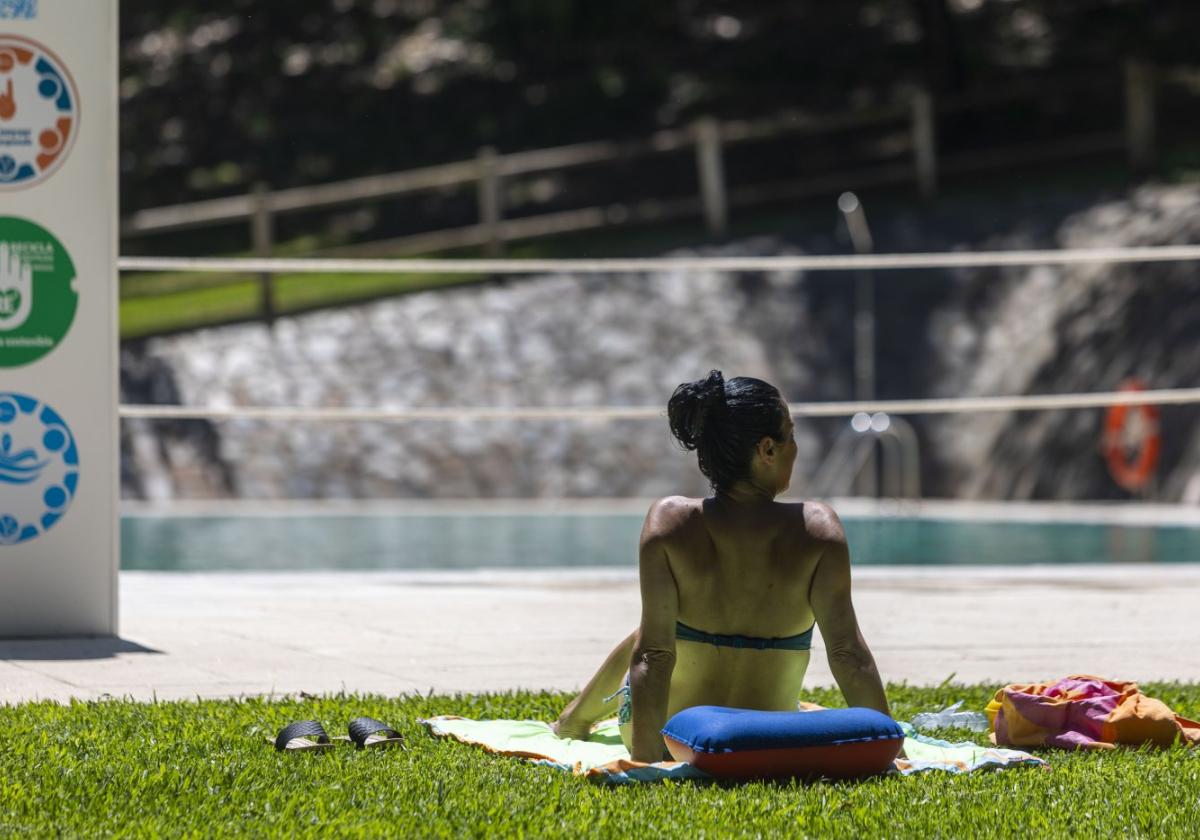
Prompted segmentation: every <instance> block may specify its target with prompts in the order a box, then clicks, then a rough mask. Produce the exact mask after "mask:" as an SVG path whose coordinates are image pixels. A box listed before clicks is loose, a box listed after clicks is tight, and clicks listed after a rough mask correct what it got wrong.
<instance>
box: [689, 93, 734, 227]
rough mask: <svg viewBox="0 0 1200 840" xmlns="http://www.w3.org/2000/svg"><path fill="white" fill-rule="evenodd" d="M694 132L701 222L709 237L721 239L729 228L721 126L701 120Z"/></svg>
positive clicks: (709, 118)
mask: <svg viewBox="0 0 1200 840" xmlns="http://www.w3.org/2000/svg"><path fill="white" fill-rule="evenodd" d="M694 130H695V133H696V169H697V171H698V173H699V176H700V199H701V201H702V202H703V204H704V221H705V223H706V224H707V225H708V232H709V233H711V234H712V235H713V236H724V235H725V231H726V229H727V228H728V226H729V202H728V200H727V198H726V195H725V167H724V163H723V161H722V159H721V125H720V123H718V122H717V121H716V120H715V119H714V118H712V117H702V118H700V119H699V120H697V121H696V125H695V129H694Z"/></svg>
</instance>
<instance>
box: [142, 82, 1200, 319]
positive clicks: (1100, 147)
mask: <svg viewBox="0 0 1200 840" xmlns="http://www.w3.org/2000/svg"><path fill="white" fill-rule="evenodd" d="M1170 82H1178V83H1182V84H1187V85H1197V84H1198V78H1197V74H1196V72H1195V71H1190V70H1188V71H1164V70H1159V69H1156V68H1154V67H1153V66H1151V65H1149V64H1146V63H1142V62H1138V61H1132V60H1131V61H1127V62H1126V63H1125V65H1124V90H1123V91H1122V95H1123V99H1124V114H1125V117H1124V125H1123V126H1120V127H1118V126H1114V127H1113V129H1112V130H1111V131H1101V132H1093V133H1088V134H1076V135H1072V136H1067V137H1063V138H1061V139H1056V140H1053V141H1045V140H1042V141H1039V142H1037V143H1031V144H1026V145H1016V146H1006V147H1003V148H991V149H986V150H976V151H972V152H966V153H959V154H955V155H940V154H939V150H938V143H937V137H938V120H939V118H942V117H947V116H950V115H953V114H956V113H961V112H965V111H971V110H973V109H984V108H989V107H992V106H996V105H1004V104H1011V103H1013V102H1018V101H1021V100H1030V101H1038V100H1040V99H1041V98H1042V97H1044V96H1046V94H1047V89H1046V86H1045V85H1043V84H1041V83H1038V84H1030V85H1025V86H1020V85H1017V86H1010V87H1008V88H1006V89H1004V90H999V91H995V92H991V93H985V94H978V93H976V94H972V95H970V96H968V97H959V98H953V99H942V100H940V101H935V100H934V98H933V97H932V96H931V95H930V94H929V93H928V92H926V91H920V90H918V91H916V92H915V93H914V94H913V96H912V97H911V99H910V101H909V102H908V103H907V104H906V105H903V106H896V107H888V108H879V109H873V110H869V111H856V112H849V113H845V114H841V115H833V116H823V117H821V118H819V119H811V118H803V117H800V116H796V115H787V114H785V115H781V116H779V117H776V118H771V119H764V120H755V121H740V120H739V121H719V120H717V119H715V118H712V117H705V118H702V119H699V120H697V121H696V122H694V123H693V124H692V125H690V126H688V127H687V128H683V129H674V130H666V131H660V132H657V133H655V134H653V135H651V136H650V137H647V138H644V139H641V140H634V141H627V142H619V141H597V142H590V143H578V144H573V145H569V146H560V147H557V148H550V149H538V150H532V151H524V152H515V153H506V154H500V153H498V152H497V151H496V150H495V149H493V148H491V147H485V148H482V149H480V150H479V152H478V153H477V154H476V156H475V158H474V159H472V160H464V161H457V162H454V163H447V164H442V165H438V166H430V167H424V168H420V169H412V170H407V171H403V172H394V173H388V174H381V175H370V176H366V177H362V178H354V179H350V180H346V181H339V182H336V183H329V184H320V185H316V186H308V187H296V188H291V189H283V190H271V189H270V188H269V187H268V186H267V185H265V184H259V185H256V186H255V188H254V189H253V191H251V192H250V193H248V194H246V195H238V196H231V197H227V198H219V199H213V200H208V201H199V202H193V203H188V204H179V205H173V206H168V207H156V208H150V209H146V210H140V211H137V212H135V213H132V214H131V215H129V216H128V217H127V218H125V219H123V220H122V223H121V234H122V236H123V237H140V236H145V235H150V234H157V233H164V232H168V231H180V230H186V229H192V228H200V227H206V226H212V225H218V224H228V223H230V222H236V221H239V220H247V221H248V222H249V233H250V240H251V243H252V246H253V250H254V253H255V255H256V256H264V257H265V256H270V255H271V253H272V251H273V249H274V244H275V243H274V229H275V219H276V217H278V216H280V215H283V214H288V213H296V212H300V211H311V210H315V209H321V208H333V207H339V206H348V205H353V204H359V203H364V202H374V201H379V200H381V199H388V198H393V197H397V196H402V195H408V194H413V193H418V192H421V191H426V190H442V189H446V188H450V187H464V186H473V187H474V190H475V192H476V195H477V200H478V219H479V220H478V222H477V223H475V224H472V225H468V226H465V227H456V228H449V229H443V230H436V231H430V232H424V233H419V234H413V235H408V236H403V237H399V238H393V239H387V240H381V241H375V242H367V243H361V244H356V245H350V246H343V247H340V248H336V249H327V250H325V251H323V252H321V253H323V254H326V255H334V254H337V255H345V256H373V255H380V254H389V255H407V254H416V253H429V252H434V251H439V250H445V249H450V248H460V247H470V246H478V247H482V248H483V249H484V251H485V252H486V253H487V254H488V255H493V256H494V255H497V254H499V253H501V251H502V250H503V248H504V244H505V243H506V242H509V241H513V240H519V239H528V238H534V237H539V236H547V235H553V234H560V233H567V232H573V231H583V230H588V229H594V228H600V227H605V226H610V225H625V224H639V223H653V222H660V221H666V220H670V219H678V218H686V217H692V218H696V217H702V218H703V219H704V221H705V224H706V226H707V229H708V230H709V232H710V233H711V234H713V235H714V236H720V235H722V234H724V233H725V231H726V229H727V227H728V224H729V218H730V208H731V207H733V206H747V205H753V204H757V203H763V202H768V201H779V200H788V199H800V198H806V197H811V196H816V195H822V194H830V193H836V192H840V191H842V190H847V189H859V190H861V189H864V188H870V187H877V186H894V185H903V184H905V183H912V184H914V185H915V186H916V187H917V188H918V190H919V192H920V194H921V195H922V196H924V197H926V198H931V197H933V196H935V195H936V193H937V190H938V184H939V180H940V179H941V178H942V177H944V176H946V175H958V174H965V173H970V172H977V171H985V170H988V169H995V168H1002V167H1008V166H1014V165H1020V164H1026V163H1037V162H1043V161H1052V160H1056V159H1071V158H1073V157H1076V156H1080V155H1085V154H1091V153H1103V152H1121V151H1122V150H1123V151H1124V152H1125V153H1126V155H1127V157H1128V161H1129V163H1130V165H1131V166H1132V167H1133V168H1135V169H1138V170H1145V169H1149V168H1150V167H1152V166H1153V164H1154V160H1155V148H1156V125H1155V119H1156V111H1155V99H1156V96H1155V94H1156V90H1157V88H1158V86H1159V85H1161V84H1163V83H1170ZM1068 84H1069V85H1070V84H1073V85H1079V84H1080V82H1078V81H1076V82H1070V83H1068ZM1083 84H1088V85H1090V86H1091V87H1092V88H1093V89H1094V87H1095V84H1096V82H1095V81H1094V80H1087V81H1084V82H1083ZM1060 92H1061V91H1060ZM889 126H890V127H894V128H899V129H904V128H906V134H907V162H905V161H904V160H903V159H900V162H889V163H884V164H875V165H871V166H866V167H859V168H856V169H853V170H849V171H843V172H834V173H827V174H822V175H820V176H814V177H807V178H803V179H795V180H790V181H789V180H772V181H770V182H769V183H755V184H740V185H734V184H729V183H727V178H726V176H725V166H724V159H725V150H726V149H727V148H728V147H730V146H733V145H736V144H744V143H751V142H755V141H762V140H771V139H778V138H799V137H819V136H822V135H829V134H832V133H837V132H847V131H851V130H858V129H871V128H876V129H877V128H886V127H889ZM688 149H690V150H692V153H693V154H694V158H695V172H696V193H695V194H694V195H692V196H682V197H673V198H643V199H639V200H634V201H628V202H623V203H621V204H609V205H606V206H593V207H584V208H578V209H571V210H561V211H557V212H553V213H542V214H538V215H533V216H524V217H520V218H505V213H504V210H505V207H504V198H503V196H504V190H503V184H504V181H505V179H509V178H514V177H516V176H522V175H529V174H534V173H544V172H560V171H564V170H568V169H572V168H576V167H586V166H596V165H604V164H613V163H616V162H624V161H629V160H633V159H637V158H644V157H647V156H652V155H659V154H663V153H668V152H681V151H686V150H688ZM262 312H263V316H264V317H265V318H267V319H268V320H269V319H270V318H271V317H272V314H273V305H272V301H271V283H270V280H269V278H267V277H263V278H262Z"/></svg>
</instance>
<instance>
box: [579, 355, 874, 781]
mask: <svg viewBox="0 0 1200 840" xmlns="http://www.w3.org/2000/svg"><path fill="white" fill-rule="evenodd" d="M667 414H668V417H669V419H670V424H671V431H672V432H673V433H674V434H675V437H676V438H677V439H678V440H679V442H680V443H681V444H682V445H683V446H684V448H685V449H689V450H690V449H694V450H696V453H697V456H698V458H699V463H700V471H701V472H702V473H704V475H705V476H707V477H708V479H709V481H710V483H711V484H712V487H713V491H714V492H713V495H712V496H711V497H710V498H707V499H687V498H683V497H681V496H670V497H667V498H665V499H660V500H659V501H657V502H655V503H654V504H653V505H652V506H651V508H650V512H649V514H647V516H646V523H645V525H644V527H643V528H642V536H641V543H640V548H639V559H638V565H639V577H640V580H641V592H642V621H641V626H640V627H639V628H638V629H637V630H636V631H635V632H634V633H633V634H632V635H630V636H629V637H628V638H627V639H625V641H623V642H622V643H621V644H620V645H618V646H617V648H616V650H614V651H613V652H612V653H611V654H610V655H609V657H608V659H607V660H605V662H604V664H603V665H602V666H601V667H600V670H599V671H598V672H597V673H596V675H595V676H594V677H593V678H592V680H591V681H590V682H589V683H588V684H587V686H586V687H584V689H583V691H582V692H581V693H580V695H579V696H578V697H576V698H575V699H574V700H573V701H572V702H571V703H570V704H569V705H568V706H567V707H566V709H564V710H563V713H562V715H561V716H560V717H559V719H558V721H557V722H556V724H555V730H556V731H557V732H558V733H559V734H560V735H562V736H564V737H571V738H581V739H586V738H587V736H588V734H589V731H590V729H591V726H592V724H593V723H595V722H596V721H597V720H600V719H601V718H602V717H604V716H605V714H610V713H611V706H610V705H609V702H610V701H611V700H612V699H613V697H615V696H616V695H618V694H620V695H623V697H622V701H621V703H620V709H619V712H618V717H619V720H620V721H621V724H622V726H621V736H622V738H623V739H624V741H625V745H626V746H627V747H628V748H629V750H630V753H631V755H632V757H633V759H634V760H635V761H648V762H649V761H659V760H661V759H662V758H663V754H664V753H663V739H662V735H661V734H660V733H661V730H662V728H663V726H664V725H665V724H666V722H667V719H668V718H669V717H670V716H671V715H673V714H675V713H676V712H678V711H680V710H681V709H686V708H688V707H690V706H701V705H714V706H732V707H735V708H743V709H764V710H771V711H788V710H794V709H795V708H796V703H797V700H798V698H799V695H800V685H801V683H802V681H803V680H804V672H805V669H806V668H807V667H808V658H809V646H810V639H811V636H812V630H813V626H814V624H815V625H817V626H819V627H820V628H821V638H822V639H823V640H824V642H825V646H826V649H827V652H828V655H829V666H830V669H831V670H832V671H833V676H834V679H835V680H837V684H838V687H839V688H840V689H841V691H842V694H843V695H844V696H845V698H846V702H847V704H848V705H851V706H866V707H868V708H872V709H877V710H878V711H881V712H884V713H885V714H887V713H888V704H887V697H886V696H885V694H884V691H883V684H882V682H881V681H880V679H879V673H878V671H877V670H876V668H875V660H874V658H873V657H872V656H871V651H870V650H869V649H868V648H867V643H866V642H865V641H864V640H863V637H862V633H861V632H860V631H859V628H858V621H857V620H856V619H855V616H854V607H853V606H852V605H851V603H850V555H849V553H848V551H847V549H846V536H845V534H844V533H843V532H842V526H841V523H840V522H839V521H838V518H837V515H836V514H834V512H833V510H831V509H830V508H829V507H827V506H825V505H822V504H818V503H816V502H796V503H782V502H776V501H775V500H774V499H775V497H776V496H778V495H779V494H780V493H782V492H783V491H785V490H786V489H787V488H788V484H789V482H790V480H791V475H792V464H793V463H794V462H795V460H796V441H795V438H794V435H793V432H794V429H795V424H794V423H793V422H792V418H791V413H790V411H789V410H788V407H787V403H785V402H784V400H783V398H782V397H781V396H780V394H779V391H778V390H776V389H775V388H774V387H773V386H771V385H768V384H767V383H766V382H763V381H762V380H760V379H751V378H749V377H744V376H740V377H737V378H735V379H731V380H729V382H725V381H724V379H723V378H722V376H721V373H720V371H716V370H714V371H712V373H710V374H709V375H708V378H707V379H702V380H699V381H697V382H690V383H685V384H683V385H680V386H679V387H678V388H676V389H675V393H674V394H672V395H671V399H670V402H669V403H668V404H667ZM626 672H628V676H626ZM623 683H624V685H623Z"/></svg>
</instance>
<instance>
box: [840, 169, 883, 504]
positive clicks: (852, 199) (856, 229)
mask: <svg viewBox="0 0 1200 840" xmlns="http://www.w3.org/2000/svg"><path fill="white" fill-rule="evenodd" d="M838 210H840V211H841V212H842V217H843V218H844V219H845V220H846V230H847V231H849V233H850V241H851V242H852V243H853V245H854V250H855V252H856V253H858V254H869V253H871V252H872V251H874V250H875V240H874V238H873V237H872V236H871V228H870V226H869V225H868V224H867V215H866V213H865V212H864V211H863V207H862V202H860V201H859V200H858V196H856V195H855V194H854V193H852V192H844V193H842V194H841V195H840V196H839V197H838ZM854 397H855V399H858V400H862V401H866V400H873V399H875V275H874V274H873V273H872V272H870V271H859V272H856V274H855V281H854ZM876 478H877V476H876V464H875V458H874V452H873V451H872V453H871V457H870V458H869V459H868V460H867V462H866V464H865V465H864V468H863V470H862V471H861V472H860V473H859V479H858V490H859V492H860V493H861V494H863V495H866V496H874V495H876V493H877V490H878V481H877V480H876Z"/></svg>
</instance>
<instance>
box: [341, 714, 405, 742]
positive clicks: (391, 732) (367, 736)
mask: <svg viewBox="0 0 1200 840" xmlns="http://www.w3.org/2000/svg"><path fill="white" fill-rule="evenodd" d="M350 740H351V741H353V742H354V745H355V746H356V747H358V748H359V749H360V750H361V749H363V748H365V747H371V748H372V749H376V748H379V747H403V746H404V736H403V735H401V734H400V733H399V732H397V731H396V730H395V729H392V727H390V726H388V725H387V724H386V723H383V722H381V721H378V720H375V718H369V717H360V718H355V719H354V720H352V721H350Z"/></svg>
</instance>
